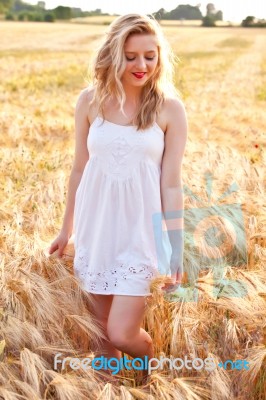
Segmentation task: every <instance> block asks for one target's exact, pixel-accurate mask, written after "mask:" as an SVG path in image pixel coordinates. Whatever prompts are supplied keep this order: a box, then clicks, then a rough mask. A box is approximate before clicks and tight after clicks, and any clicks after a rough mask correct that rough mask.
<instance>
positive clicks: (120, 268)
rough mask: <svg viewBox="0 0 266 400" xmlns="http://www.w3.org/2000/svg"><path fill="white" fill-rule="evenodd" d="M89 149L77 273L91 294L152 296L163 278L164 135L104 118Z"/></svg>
mask: <svg viewBox="0 0 266 400" xmlns="http://www.w3.org/2000/svg"><path fill="white" fill-rule="evenodd" d="M87 146H88V151H89V154H90V158H89V160H88V162H87V164H86V166H85V168H84V172H83V175H82V178H81V181H80V184H79V186H78V188H77V191H76V199H75V208H74V233H75V235H74V246H75V258H74V273H75V275H76V276H77V277H78V278H79V279H80V282H81V286H82V288H83V289H84V290H86V291H88V292H91V293H98V294H121V295H131V296H144V295H150V294H151V293H150V283H151V280H152V279H153V278H154V277H156V276H158V275H159V269H158V260H157V254H156V244H155V235H154V228H153V222H152V216H153V214H154V213H161V195H160V176H161V161H162V155H163V151H164V133H163V131H162V130H161V128H160V127H159V125H158V124H157V123H155V124H153V126H152V127H151V128H148V129H145V130H141V131H137V129H136V127H135V126H123V125H117V124H114V123H112V122H110V121H107V120H105V121H104V120H103V119H102V118H101V117H100V116H98V117H96V119H95V120H94V122H93V123H92V124H91V127H90V130H89V135H88V139H87Z"/></svg>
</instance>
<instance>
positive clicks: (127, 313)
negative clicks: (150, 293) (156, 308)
mask: <svg viewBox="0 0 266 400" xmlns="http://www.w3.org/2000/svg"><path fill="white" fill-rule="evenodd" d="M145 306H146V296H120V295H114V298H113V302H112V305H111V309H110V313H109V318H108V330H110V331H114V330H119V331H120V333H123V334H124V335H128V336H131V335H132V336H134V335H136V334H138V333H139V330H140V327H141V324H142V321H143V317H144V313H145Z"/></svg>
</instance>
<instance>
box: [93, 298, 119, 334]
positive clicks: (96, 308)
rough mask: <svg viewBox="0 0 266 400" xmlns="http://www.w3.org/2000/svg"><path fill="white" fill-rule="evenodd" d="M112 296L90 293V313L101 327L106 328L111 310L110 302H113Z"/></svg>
mask: <svg viewBox="0 0 266 400" xmlns="http://www.w3.org/2000/svg"><path fill="white" fill-rule="evenodd" d="M113 297H114V296H113V295H112V294H110V295H107V294H94V293H91V298H92V302H91V307H92V312H93V315H94V316H95V318H96V319H97V321H98V322H100V324H101V325H103V326H104V327H106V324H107V320H108V316H109V312H110V309H111V305H112V301H113Z"/></svg>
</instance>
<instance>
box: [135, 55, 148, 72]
mask: <svg viewBox="0 0 266 400" xmlns="http://www.w3.org/2000/svg"><path fill="white" fill-rule="evenodd" d="M136 67H137V68H138V70H139V71H145V70H146V62H145V59H144V57H138V58H137V60H136Z"/></svg>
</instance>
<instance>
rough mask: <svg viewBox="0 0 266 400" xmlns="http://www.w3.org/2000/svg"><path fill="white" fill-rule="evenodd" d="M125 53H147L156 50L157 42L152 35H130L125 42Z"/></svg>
mask: <svg viewBox="0 0 266 400" xmlns="http://www.w3.org/2000/svg"><path fill="white" fill-rule="evenodd" d="M124 49H125V51H132V52H137V51H148V50H154V51H156V50H157V41H156V37H155V35H152V34H132V35H130V36H129V37H128V38H127V40H126V41H125V45H124Z"/></svg>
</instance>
